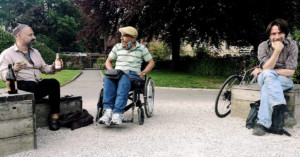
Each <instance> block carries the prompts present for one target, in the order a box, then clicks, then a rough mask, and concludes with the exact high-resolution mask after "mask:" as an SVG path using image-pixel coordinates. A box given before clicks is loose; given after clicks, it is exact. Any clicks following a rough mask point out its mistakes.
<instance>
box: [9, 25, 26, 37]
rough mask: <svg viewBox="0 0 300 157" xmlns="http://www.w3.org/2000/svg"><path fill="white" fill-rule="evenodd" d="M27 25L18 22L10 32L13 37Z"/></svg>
mask: <svg viewBox="0 0 300 157" xmlns="http://www.w3.org/2000/svg"><path fill="white" fill-rule="evenodd" d="M27 27H29V26H28V25H25V24H19V25H18V26H17V27H16V28H15V29H14V30H13V32H12V33H11V34H12V35H13V36H14V38H16V37H17V35H18V34H20V33H21V32H22V31H23V30H24V29H25V28H27Z"/></svg>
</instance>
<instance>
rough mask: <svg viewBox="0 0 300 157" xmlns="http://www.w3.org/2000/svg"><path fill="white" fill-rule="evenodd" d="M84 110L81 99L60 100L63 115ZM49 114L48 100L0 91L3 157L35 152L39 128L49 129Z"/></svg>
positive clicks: (1, 151)
mask: <svg viewBox="0 0 300 157" xmlns="http://www.w3.org/2000/svg"><path fill="white" fill-rule="evenodd" d="M81 109H82V97H81V96H63V97H61V100H60V111H61V113H68V112H71V111H75V110H81ZM49 113H50V104H49V99H48V97H45V98H43V99H42V100H34V95H33V93H30V92H25V91H21V90H19V91H18V94H8V93H7V92H6V89H0V156H2V155H3V156H5V155H9V154H14V153H18V152H22V151H26V150H30V149H36V148H37V144H36V128H37V127H47V126H48V115H49Z"/></svg>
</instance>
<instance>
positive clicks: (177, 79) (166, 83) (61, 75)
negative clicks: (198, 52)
mask: <svg viewBox="0 0 300 157" xmlns="http://www.w3.org/2000/svg"><path fill="white" fill-rule="evenodd" d="M80 72H81V70H63V71H61V72H58V73H56V74H55V75H44V74H42V75H41V77H42V78H56V79H57V80H58V81H59V82H60V84H61V85H63V84H65V83H67V82H69V81H70V80H72V79H73V78H74V77H75V76H77V75H78V74H79V73H80ZM102 73H105V70H103V71H102ZM147 76H148V77H151V78H152V79H153V80H154V83H155V86H156V87H177V88H206V89H218V88H220V87H221V86H222V84H223V82H224V81H225V80H226V78H227V77H215V76H209V77H208V76H199V75H192V74H186V73H181V72H173V71H170V70H153V71H151V72H150V73H149V74H148V75H147ZM0 88H5V82H0Z"/></svg>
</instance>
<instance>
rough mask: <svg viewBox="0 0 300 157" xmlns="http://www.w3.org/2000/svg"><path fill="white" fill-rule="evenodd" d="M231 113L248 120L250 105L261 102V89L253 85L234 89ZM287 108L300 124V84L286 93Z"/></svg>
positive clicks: (234, 87)
mask: <svg viewBox="0 0 300 157" xmlns="http://www.w3.org/2000/svg"><path fill="white" fill-rule="evenodd" d="M231 91H232V94H231V113H230V115H231V116H233V117H240V118H243V119H246V118H247V116H248V114H249V111H250V103H252V102H255V101H257V100H260V87H259V85H258V84H253V85H236V86H233V87H232V90H231ZM284 97H285V99H286V101H287V107H288V109H289V110H290V111H291V113H292V114H293V115H294V116H295V118H296V120H297V122H300V84H295V85H294V87H293V88H292V89H290V90H287V91H285V92H284Z"/></svg>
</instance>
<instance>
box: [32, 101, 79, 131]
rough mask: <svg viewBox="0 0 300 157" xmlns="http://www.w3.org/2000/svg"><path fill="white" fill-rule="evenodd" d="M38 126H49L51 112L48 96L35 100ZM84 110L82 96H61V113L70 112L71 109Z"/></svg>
mask: <svg viewBox="0 0 300 157" xmlns="http://www.w3.org/2000/svg"><path fill="white" fill-rule="evenodd" d="M34 104H35V105H34V107H35V109H34V110H35V116H36V127H37V128H38V127H46V126H48V115H49V113H50V104H49V99H48V97H45V98H43V99H42V100H35V101H34ZM76 110H82V97H81V96H72V95H71V96H69V95H68V96H62V97H60V113H68V112H71V111H76Z"/></svg>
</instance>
